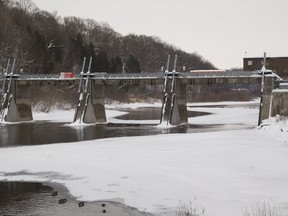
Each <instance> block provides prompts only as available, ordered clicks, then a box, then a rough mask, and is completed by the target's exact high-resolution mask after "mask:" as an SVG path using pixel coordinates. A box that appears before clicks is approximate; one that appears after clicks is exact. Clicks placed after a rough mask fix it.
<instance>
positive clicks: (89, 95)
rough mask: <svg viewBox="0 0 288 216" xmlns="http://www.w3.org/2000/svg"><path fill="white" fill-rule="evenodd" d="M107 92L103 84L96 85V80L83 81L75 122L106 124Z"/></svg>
mask: <svg viewBox="0 0 288 216" xmlns="http://www.w3.org/2000/svg"><path fill="white" fill-rule="evenodd" d="M104 99H105V90H104V85H103V84H95V82H94V80H91V79H89V80H88V81H87V82H86V80H82V87H81V89H80V92H79V101H78V104H77V108H76V110H75V114H74V120H73V122H79V123H82V122H83V123H87V124H91V123H104V122H106V113H105V106H104Z"/></svg>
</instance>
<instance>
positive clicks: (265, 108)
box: [259, 76, 275, 123]
mask: <svg viewBox="0 0 288 216" xmlns="http://www.w3.org/2000/svg"><path fill="white" fill-rule="evenodd" d="M274 81H275V77H273V76H265V79H264V89H263V96H262V97H263V98H262V103H263V105H262V106H260V109H261V110H260V111H259V112H260V115H259V123H261V122H262V121H263V120H265V119H268V118H269V112H270V111H269V110H270V103H271V97H272V90H273V89H274Z"/></svg>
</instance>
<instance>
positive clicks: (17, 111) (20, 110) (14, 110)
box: [4, 80, 33, 122]
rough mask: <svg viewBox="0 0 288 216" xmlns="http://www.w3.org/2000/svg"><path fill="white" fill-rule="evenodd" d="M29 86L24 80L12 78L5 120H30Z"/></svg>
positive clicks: (31, 118)
mask: <svg viewBox="0 0 288 216" xmlns="http://www.w3.org/2000/svg"><path fill="white" fill-rule="evenodd" d="M31 104H32V101H31V88H30V86H29V85H27V82H25V81H17V80H12V82H11V89H10V92H9V93H8V99H7V103H6V109H7V112H6V114H5V116H4V120H5V121H7V122H22V121H32V120H33V117H32V109H31Z"/></svg>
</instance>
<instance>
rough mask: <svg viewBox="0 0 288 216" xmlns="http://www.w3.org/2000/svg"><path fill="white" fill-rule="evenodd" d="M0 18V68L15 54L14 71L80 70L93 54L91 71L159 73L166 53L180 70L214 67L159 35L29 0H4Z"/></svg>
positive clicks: (40, 72) (0, 5)
mask: <svg viewBox="0 0 288 216" xmlns="http://www.w3.org/2000/svg"><path fill="white" fill-rule="evenodd" d="M0 23H1V24H0V69H1V71H2V70H3V69H4V68H5V67H6V63H7V59H8V58H16V59H17V68H16V71H17V70H20V69H23V71H24V73H34V74H42V73H59V72H60V71H73V72H79V71H80V70H81V65H82V61H83V57H84V56H91V57H93V63H92V69H91V72H110V73H118V72H122V71H123V70H124V71H125V72H128V73H129V72H133V73H135V72H155V71H159V70H160V69H161V67H162V66H165V64H166V60H167V56H168V54H173V55H174V54H178V63H177V65H178V70H182V67H183V66H185V68H186V70H191V69H215V67H214V66H213V65H212V64H211V63H210V62H208V61H206V60H205V59H203V57H201V56H200V55H198V54H196V53H193V54H190V53H186V52H184V51H181V50H180V49H177V48H175V47H174V46H172V45H169V44H167V43H165V42H163V41H161V39H159V38H157V37H148V36H145V35H140V36H137V35H133V34H130V35H127V36H123V35H121V34H119V33H117V32H115V31H114V30H113V29H112V28H111V27H110V26H109V25H108V24H106V23H98V22H96V21H94V20H91V19H81V18H77V17H64V18H61V17H59V16H58V15H57V13H49V12H47V11H43V10H39V9H38V8H37V6H36V5H35V4H34V3H33V2H32V1H31V0H17V1H16V0H0ZM131 31H133V29H131Z"/></svg>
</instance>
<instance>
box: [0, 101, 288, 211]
mask: <svg viewBox="0 0 288 216" xmlns="http://www.w3.org/2000/svg"><path fill="white" fill-rule="evenodd" d="M238 105H239V104H238ZM137 106H138V107H141V106H143V104H138V105H137ZM137 106H136V107H137ZM146 106H147V105H146ZM110 108H113V107H110ZM190 109H191V110H195V111H200V110H201V111H205V112H211V113H213V114H212V115H209V116H200V117H195V118H190V119H189V123H193V124H242V125H245V126H249V127H253V126H255V127H253V129H238V130H225V131H217V132H207V133H197V134H170V135H156V136H145V137H127V138H126V137H124V138H111V139H100V140H92V141H84V142H77V143H67V144H53V145H42V146H28V147H16V148H5V149H0V180H25V181H52V182H59V183H63V184H64V185H65V186H66V187H68V189H69V190H70V192H71V194H72V195H74V196H76V197H78V199H81V200H90V201H94V200H103V199H113V200H118V201H122V202H125V203H126V204H128V205H130V206H134V207H137V208H139V209H140V210H146V211H149V212H152V213H155V214H157V215H175V210H176V208H177V206H178V204H179V202H180V201H182V202H189V201H190V200H191V201H193V200H194V199H195V197H196V199H197V202H198V203H201V205H202V206H204V208H205V215H206V216H210V215H213V216H220V215H221V216H231V215H233V216H238V215H242V211H243V210H244V209H245V208H246V207H249V206H250V205H252V204H254V203H255V202H257V201H261V200H265V201H266V200H271V199H273V201H274V202H275V203H277V204H279V206H281V207H284V208H285V207H286V208H288V196H287V194H288V184H287V182H288V172H287V164H288V157H287V155H288V132H287V131H288V129H287V128H288V127H287V122H286V123H283V124H282V125H280V124H279V122H278V123H276V122H277V121H276V120H275V119H274V120H273V119H271V120H270V126H265V127H264V128H262V129H258V128H257V127H256V124H257V118H258V109H257V108H251V107H249V106H246V107H232V108H227V107H226V108H210V107H205V108H200V107H191V108H189V110H190ZM71 113H72V116H73V112H70V113H69V111H68V112H67V111H65V112H64V111H61V112H55V113H54V114H53V115H49V116H46V115H45V114H37V115H34V118H35V119H36V120H40V119H46V120H47V119H50V120H61V121H63V120H65V119H66V120H67V119H68V117H69V118H71ZM120 114H121V112H118V111H115V110H108V111H107V116H108V121H113V120H115V119H114V117H116V116H117V115H120ZM68 121H69V120H68ZM279 125H280V126H279Z"/></svg>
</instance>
